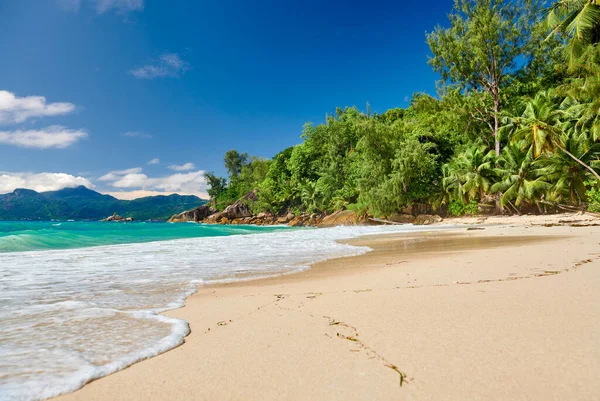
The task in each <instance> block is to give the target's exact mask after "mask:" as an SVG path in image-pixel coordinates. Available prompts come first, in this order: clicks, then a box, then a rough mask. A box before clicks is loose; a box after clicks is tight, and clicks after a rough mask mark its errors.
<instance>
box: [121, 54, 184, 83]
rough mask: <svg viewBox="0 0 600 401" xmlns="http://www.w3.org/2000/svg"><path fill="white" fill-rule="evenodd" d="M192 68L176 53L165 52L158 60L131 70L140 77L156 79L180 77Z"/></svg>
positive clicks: (132, 73)
mask: <svg viewBox="0 0 600 401" xmlns="http://www.w3.org/2000/svg"><path fill="white" fill-rule="evenodd" d="M189 68H190V65H189V63H187V62H186V61H184V60H182V59H181V57H179V55H178V54H176V53H165V54H163V55H161V56H160V57H159V59H158V61H157V62H155V63H153V64H147V65H145V66H143V67H140V68H136V69H133V70H131V71H129V73H130V74H131V75H133V76H134V77H136V78H139V79H154V78H162V77H178V76H179V75H180V74H182V73H184V72H185V71H187V70H188V69H189Z"/></svg>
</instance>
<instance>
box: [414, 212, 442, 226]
mask: <svg viewBox="0 0 600 401" xmlns="http://www.w3.org/2000/svg"><path fill="white" fill-rule="evenodd" d="M440 221H442V218H441V217H440V216H438V215H437V214H420V215H418V216H417V217H416V218H415V221H413V224H414V225H416V226H427V225H429V224H433V223H439V222H440Z"/></svg>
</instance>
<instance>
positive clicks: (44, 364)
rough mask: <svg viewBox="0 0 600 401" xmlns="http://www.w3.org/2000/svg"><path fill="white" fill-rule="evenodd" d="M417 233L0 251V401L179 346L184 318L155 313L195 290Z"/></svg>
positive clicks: (51, 392)
mask: <svg viewBox="0 0 600 401" xmlns="http://www.w3.org/2000/svg"><path fill="white" fill-rule="evenodd" d="M422 229H423V228H418V227H413V226H410V225H408V226H386V227H381V226H379V227H337V228H330V229H299V230H289V231H277V232H271V233H265V234H248V235H235V236H228V237H203V238H194V239H182V240H173V241H164V242H152V243H138V244H127V245H111V246H101V247H93V248H80V249H69V250H56V251H36V252H18V253H4V254H0V294H2V297H1V298H0V400H1V401H8V400H10V401H14V400H38V399H44V398H49V397H53V396H56V395H58V394H61V393H65V392H69V391H74V390H76V389H78V388H80V387H81V386H83V385H84V384H85V383H87V382H89V381H90V380H93V379H96V378H99V377H102V376H105V375H107V374H110V373H112V372H115V371H117V370H119V369H123V368H124V367H126V366H129V365H131V364H132V363H135V362H136V361H139V360H141V359H145V358H149V357H151V356H154V355H157V354H159V353H162V352H165V351H167V350H169V349H171V348H173V347H176V346H178V345H179V344H181V343H182V342H183V338H184V337H185V336H186V335H187V334H188V333H189V327H188V325H187V322H185V321H182V320H179V319H174V318H170V317H166V316H163V315H159V314H158V313H160V312H162V311H165V310H169V309H174V308H177V307H180V306H182V305H183V302H184V301H185V298H186V297H187V296H189V295H190V294H192V293H193V292H195V291H196V290H197V288H198V286H200V285H203V284H205V283H215V282H223V281H235V280H247V279H252V278H256V277H264V276H268V275H278V274H290V273H293V272H297V271H300V270H303V269H307V268H308V267H309V266H310V265H311V264H313V263H315V262H318V261H322V260H325V259H330V258H336V257H342V256H351V255H358V254H361V253H364V252H367V251H368V250H369V249H368V248H365V247H354V246H349V245H344V244H340V243H338V242H336V240H339V239H347V238H353V237H358V236H362V235H370V234H381V233H390V232H406V231H417V230H422ZM431 229H432V228H431V227H429V228H427V230H431Z"/></svg>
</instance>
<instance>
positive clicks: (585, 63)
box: [559, 46, 600, 141]
mask: <svg viewBox="0 0 600 401" xmlns="http://www.w3.org/2000/svg"><path fill="white" fill-rule="evenodd" d="M577 75H578V76H576V77H573V78H570V79H569V80H568V81H567V82H566V83H565V84H563V85H561V86H560V87H559V91H560V92H562V93H563V94H564V95H566V96H568V97H567V99H566V101H565V103H566V106H567V107H564V108H565V111H566V117H567V118H568V119H569V120H570V122H571V123H572V124H571V125H572V128H573V129H575V130H576V131H577V132H581V133H587V134H588V135H589V136H590V137H591V139H592V140H593V141H597V140H599V139H600V46H589V47H588V48H587V49H586V51H585V53H584V54H583V56H582V57H581V58H580V59H579V60H578V61H577Z"/></svg>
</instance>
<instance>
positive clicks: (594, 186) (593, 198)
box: [585, 181, 600, 212]
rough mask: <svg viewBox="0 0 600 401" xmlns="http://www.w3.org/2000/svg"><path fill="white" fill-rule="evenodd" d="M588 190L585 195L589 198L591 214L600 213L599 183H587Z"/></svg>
mask: <svg viewBox="0 0 600 401" xmlns="http://www.w3.org/2000/svg"><path fill="white" fill-rule="evenodd" d="M585 184H586V187H588V190H587V191H586V192H585V194H586V195H587V197H588V202H589V203H588V210H589V211H590V212H600V186H599V185H598V183H597V182H589V181H588V182H586V183H585Z"/></svg>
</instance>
